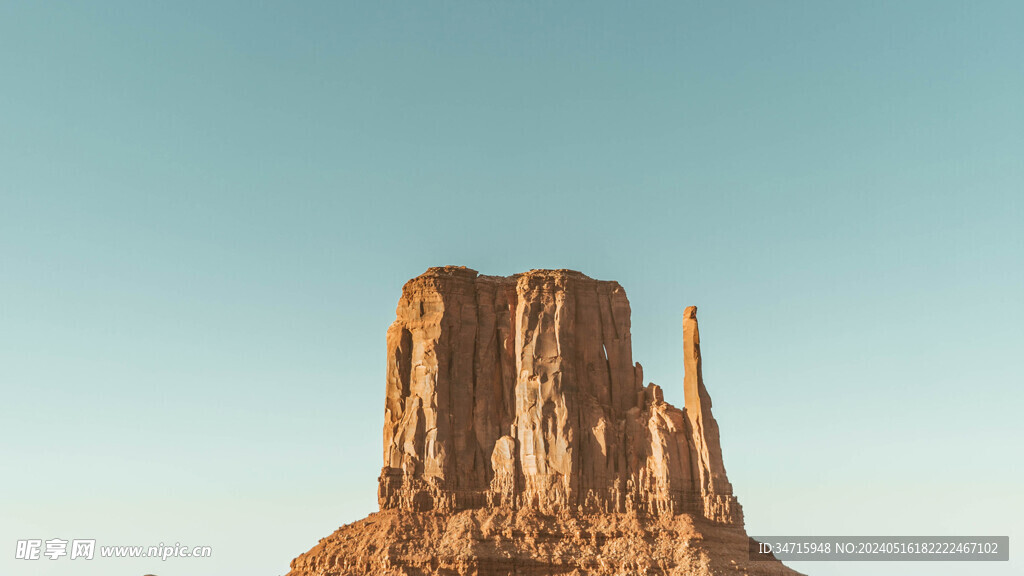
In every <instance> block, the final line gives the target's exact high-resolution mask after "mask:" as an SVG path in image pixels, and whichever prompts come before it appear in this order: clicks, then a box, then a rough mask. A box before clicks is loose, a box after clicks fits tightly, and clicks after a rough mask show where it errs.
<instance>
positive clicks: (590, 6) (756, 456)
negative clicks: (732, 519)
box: [0, 1, 1024, 576]
mask: <svg viewBox="0 0 1024 576" xmlns="http://www.w3.org/2000/svg"><path fill="white" fill-rule="evenodd" d="M1021 30H1024V4H1022V3H1020V2H966V1H964V2H939V1H928V2H923V1H902V2H879V1H846V2H834V1H833V2H829V1H813V2H811V1H786V2H739V1H736V2H659V3H648V2H639V3H634V2H630V3H605V2H600V3H599V2H585V3H584V2H579V3H569V2H563V3H557V4H556V5H554V6H552V5H550V3H541V2H518V3H503V4H495V3H482V2H465V3H453V2H431V3H420V2H405V3H395V2H364V3H342V2H305V3H284V2H237V3H236V2H162V3H158V2H134V1H133V2H123V3H110V2H89V3H86V2H45V3H43V2H23V3H15V2H0V391H2V394H3V396H2V400H0V437H2V438H3V442H2V444H0V550H3V551H4V552H2V553H0V573H2V574H5V575H7V574H10V575H19V576H20V575H23V574H24V575H31V574H45V575H48V576H49V575H54V576H56V575H60V576H100V575H103V576H106V575H108V574H114V573H131V574H134V573H139V574H141V573H146V572H152V573H155V574H159V575H160V576H175V575H182V576H183V575H188V576H234V575H238V576H243V575H268V576H274V575H278V574H282V573H284V572H286V571H287V568H288V562H289V561H290V560H291V559H292V558H293V557H294V556H296V555H297V554H299V553H301V552H304V551H306V550H307V549H308V548H310V547H311V546H313V545H314V544H316V542H317V540H318V539H319V538H321V537H323V536H326V535H327V534H328V533H330V532H331V531H333V530H334V529H336V528H337V527H338V526H339V525H341V524H344V523H348V522H351V521H354V520H356V519H358V518H360V517H362V516H364V515H366V514H367V513H369V512H372V511H374V510H375V509H376V499H375V494H376V475H377V474H378V473H379V470H380V466H381V462H380V430H381V426H382V422H383V417H382V412H383V393H384V392H383V383H384V379H383V376H384V374H383V373H384V365H385V364H384V356H385V354H384V333H385V330H386V328H387V326H388V324H389V323H390V322H391V320H392V318H393V315H394V308H395V303H396V302H397V300H398V297H399V295H400V290H401V286H402V284H403V282H404V281H405V280H407V279H408V278H410V277H413V276H415V275H417V274H419V273H421V272H423V271H424V270H425V269H426V268H427V267H428V266H436V265H444V264H462V265H467V266H470V267H472V268H475V269H477V270H480V271H481V272H483V273H487V274H511V273H514V272H519V271H523V270H528V269H530V268H563V267H564V268H574V269H577V270H581V271H583V272H585V273H587V274H589V275H590V276H593V277H595V278H600V279H608V280H618V281H619V282H620V283H622V284H623V286H625V288H626V290H627V293H628V295H629V297H630V301H631V303H632V308H633V342H634V357H635V358H636V359H637V360H639V361H640V362H642V363H643V365H644V368H645V374H646V376H647V378H648V379H649V380H651V381H654V382H656V383H658V384H660V385H661V386H663V387H664V388H665V391H666V397H667V399H668V400H669V401H672V402H675V403H677V404H678V403H681V402H682V387H681V386H682V374H683V368H682V354H681V346H682V342H681V338H682V335H681V327H680V322H681V317H682V311H683V307H684V306H686V305H690V304H695V305H697V306H699V308H700V313H699V314H700V320H701V335H702V340H703V341H702V350H703V352H704V366H705V372H704V374H705V378H706V380H707V385H708V389H709V391H710V393H711V395H712V397H713V399H714V407H715V415H716V416H717V418H718V421H719V424H720V425H721V429H722V444H723V449H724V453H725V464H726V467H727V469H728V471H729V475H730V479H731V480H732V482H733V484H734V486H735V488H736V491H737V494H738V496H739V498H740V501H741V503H742V504H743V505H744V507H745V510H746V515H747V528H748V531H749V532H750V533H751V534H778V535H785V534H793V535H797V534H821V535H831V534H836V535H842V534H850V535H854V534H856V535H870V534H874V535H883V534H943V535H946V534H948V535H958V534H1009V535H1010V537H1011V553H1010V556H1011V562H1010V563H998V564H997V563H991V564H972V565H969V566H965V565H962V564H960V565H957V564H948V565H939V564H935V563H927V564H872V565H870V566H865V565H861V564H854V563H849V564H839V563H835V564H824V563H818V564H813V565H800V566H796V567H797V568H798V569H801V570H803V571H807V572H810V573H812V574H814V575H830V576H831V575H853V574H864V573H867V572H870V573H871V574H922V575H923V574H928V575H940V576H941V575H954V574H956V575H959V574H965V573H967V572H970V573H971V574H975V575H990V574H991V575H1007V574H1022V573H1024V562H1022V561H1021V560H1020V558H1021V555H1022V554H1024V548H1022V547H1021V546H1020V544H1019V540H1020V539H1021V538H1024V526H1022V520H1021V518H1022V514H1024V496H1022V488H1024V478H1022V471H1021V454H1022V449H1021V445H1022V443H1024V425H1022V424H1021V418H1020V414H1021V409H1022V407H1024V387H1022V386H1024V366H1022V356H1024V355H1022V350H1024V265H1022V264H1024V199H1022V196H1024V34H1022V33H1021ZM25 538H41V539H44V540H45V539H50V538H65V539H72V538H96V539H97V540H98V543H99V544H101V545H102V544H139V545H151V544H154V545H155V544H157V543H159V542H164V543H173V542H181V543H185V544H189V545H195V544H203V545H210V546H212V547H213V550H214V558H211V559H192V560H189V559H176V560H167V561H166V562H160V561H156V562H133V561H128V560H100V559H97V560H94V561H92V562H91V563H84V562H82V561H71V560H69V559H67V558H63V559H60V560H56V561H50V560H47V559H43V560H38V561H34V562H25V561H16V560H14V550H15V543H16V541H17V540H18V539H25Z"/></svg>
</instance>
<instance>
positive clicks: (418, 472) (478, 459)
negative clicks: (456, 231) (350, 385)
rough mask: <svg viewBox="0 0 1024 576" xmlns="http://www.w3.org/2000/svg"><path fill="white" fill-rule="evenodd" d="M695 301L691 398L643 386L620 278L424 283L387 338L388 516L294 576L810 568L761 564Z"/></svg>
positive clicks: (310, 560) (435, 271)
mask: <svg viewBox="0 0 1024 576" xmlns="http://www.w3.org/2000/svg"><path fill="white" fill-rule="evenodd" d="M696 312H697V309H696V308H695V307H689V308H687V309H686V310H685V311H684V313H683V352H684V366H685V378H684V381H683V383H682V386H683V390H684V395H685V405H684V407H683V408H682V409H680V408H676V407H675V406H672V405H671V404H668V403H667V402H665V399H664V396H663V394H662V389H661V388H659V387H658V386H657V385H655V384H647V385H644V381H643V368H642V367H641V366H640V364H639V363H635V362H634V360H633V353H632V345H631V339H630V307H629V300H627V299H626V294H625V292H624V291H623V289H622V287H621V286H620V285H619V284H618V283H616V282H603V281H598V280H594V279H592V278H589V277H587V276H585V275H583V274H581V273H579V272H574V271H571V270H531V271H530V272H526V273H523V274H517V275H514V276H510V277H498V276H483V275H478V274H477V273H476V272H475V271H473V270H470V269H468V268H463V267H454V266H446V267H442V268H431V269H429V270H427V272H426V273H424V274H422V275H421V276H419V277H417V278H414V279H413V280H410V281H409V282H408V283H406V285H405V286H404V288H403V290H402V297H401V299H400V300H399V302H398V308H397V311H396V316H397V317H396V319H395V322H394V323H393V324H392V325H391V327H390V328H389V329H388V331H387V376H386V400H385V417H384V455H383V456H384V466H383V469H382V470H381V474H380V478H379V488H378V501H379V504H380V512H378V513H376V514H371V515H370V516H369V517H367V518H365V519H363V520H360V521H358V522H355V523H352V524H349V525H346V526H342V527H341V528H339V529H338V531H337V532H335V533H334V534H332V535H331V536H329V537H327V538H324V539H322V540H321V541H320V543H319V544H317V545H316V546H314V547H313V548H312V549H311V550H310V551H309V552H307V553H305V554H302V555H300V556H299V557H298V558H296V559H295V560H293V561H292V564H291V568H292V570H291V572H290V573H289V576H342V575H345V576H356V575H365V574H379V575H387V576H392V575H394V576H440V575H445V576H454V575H460V576H463V575H465V576H511V575H516V576H527V575H530V576H542V575H543V576H547V575H554V574H561V575H567V576H583V575H594V576H612V575H615V576H619V575H625V574H644V575H662V576H669V575H671V576H682V575H699V576H710V575H715V574H735V573H743V574H748V575H752V576H753V575H759V576H769V575H773V576H794V575H797V573H796V572H793V571H792V570H790V569H788V568H786V567H785V566H783V565H782V564H781V563H779V562H777V561H768V562H751V561H750V560H749V557H748V553H747V552H748V547H749V545H750V544H751V542H752V541H751V540H750V539H749V538H748V537H747V535H746V532H745V531H744V529H743V513H742V509H741V507H740V505H739V503H738V502H737V501H736V498H735V497H734V496H733V494H732V485H731V484H730V483H729V480H728V477H727V476H726V472H725V466H724V464H723V462H722V449H721V446H720V444H719V431H718V424H717V422H715V418H714V416H712V414H711V398H710V396H708V392H707V389H706V388H705V386H704V380H703V375H702V373H701V369H702V367H701V356H700V334H699V331H698V326H697V316H696ZM797 576H798V575H797Z"/></svg>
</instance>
